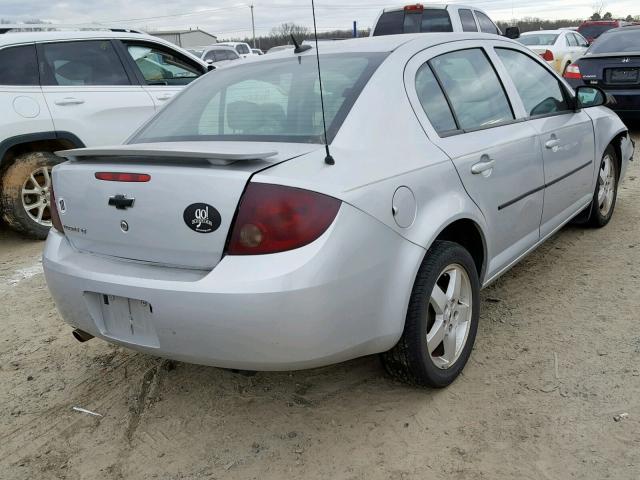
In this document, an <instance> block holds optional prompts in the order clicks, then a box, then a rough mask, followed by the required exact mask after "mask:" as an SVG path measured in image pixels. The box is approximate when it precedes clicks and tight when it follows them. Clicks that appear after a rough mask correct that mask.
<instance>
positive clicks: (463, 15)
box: [458, 8, 478, 32]
mask: <svg viewBox="0 0 640 480" xmlns="http://www.w3.org/2000/svg"><path fill="white" fill-rule="evenodd" d="M458 13H459V14H460V22H461V23H462V31H463V32H477V31H478V25H476V19H475V18H473V13H471V10H469V9H467V8H461V9H460V10H458Z"/></svg>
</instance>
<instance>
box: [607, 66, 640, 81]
mask: <svg viewBox="0 0 640 480" xmlns="http://www.w3.org/2000/svg"><path fill="white" fill-rule="evenodd" d="M639 73H640V69H637V68H612V69H611V70H609V83H618V84H621V83H638V80H639V79H640V76H639Z"/></svg>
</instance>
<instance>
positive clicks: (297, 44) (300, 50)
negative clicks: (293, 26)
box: [291, 33, 311, 53]
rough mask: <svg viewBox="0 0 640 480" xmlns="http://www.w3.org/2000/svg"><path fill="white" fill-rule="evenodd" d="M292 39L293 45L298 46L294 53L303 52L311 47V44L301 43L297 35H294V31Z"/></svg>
mask: <svg viewBox="0 0 640 480" xmlns="http://www.w3.org/2000/svg"><path fill="white" fill-rule="evenodd" d="M291 41H292V42H293V46H294V47H296V48H294V49H293V53H302V52H306V51H307V50H310V49H311V45H300V44H299V43H298V41H297V40H296V37H294V36H293V33H292V34H291Z"/></svg>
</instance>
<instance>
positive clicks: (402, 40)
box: [270, 32, 522, 58]
mask: <svg viewBox="0 0 640 480" xmlns="http://www.w3.org/2000/svg"><path fill="white" fill-rule="evenodd" d="M463 40H479V41H486V40H494V41H495V40H502V41H505V42H509V43H512V44H514V45H518V46H522V45H521V44H520V43H518V42H516V41H514V40H509V39H508V38H506V37H499V36H497V35H495V34H492V33H480V32H446V33H402V34H398V35H381V36H378V37H360V38H351V39H347V40H342V41H340V42H321V43H319V44H318V48H319V51H320V53H321V54H323V55H326V54H333V53H376V52H379V53H384V52H392V51H394V50H396V49H398V48H399V47H401V46H403V45H408V44H409V43H415V45H416V48H420V49H424V48H429V47H432V46H435V45H440V44H443V43H449V42H456V41H463ZM479 43H480V42H479ZM312 47H315V45H312ZM291 54H292V52H291V49H286V50H280V51H277V52H273V53H272V54H271V55H270V58H276V55H277V56H278V57H280V58H282V57H286V56H288V55H291ZM305 54H313V50H308V51H307V52H305V53H303V54H302V55H305Z"/></svg>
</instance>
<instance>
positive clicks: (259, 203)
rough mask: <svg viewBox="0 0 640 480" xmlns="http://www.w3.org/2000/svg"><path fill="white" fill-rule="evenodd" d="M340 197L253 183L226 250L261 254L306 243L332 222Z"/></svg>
mask: <svg viewBox="0 0 640 480" xmlns="http://www.w3.org/2000/svg"><path fill="white" fill-rule="evenodd" d="M340 205H341V201H340V200H337V199H335V198H333V197H329V196H327V195H323V194H320V193H316V192H311V191H309V190H302V189H300V188H293V187H285V186H282V185H271V184H266V183H250V184H249V186H248V187H247V190H246V191H245V193H244V195H243V196H242V199H241V200H240V206H239V208H238V215H237V217H236V220H235V222H234V224H233V230H232V232H231V237H230V240H229V245H228V248H227V253H228V254H229V255H258V254H267V253H277V252H284V251H287V250H293V249H294V248H299V247H303V246H305V245H308V244H309V243H311V242H313V241H314V240H316V239H317V238H318V237H319V236H320V235H322V234H323V233H324V232H325V231H326V230H327V228H328V227H329V225H331V223H332V222H333V220H334V219H335V217H336V215H337V214H338V210H339V209H340Z"/></svg>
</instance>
